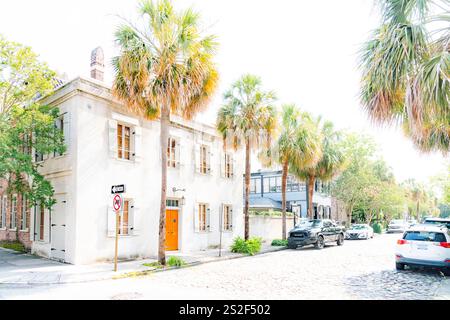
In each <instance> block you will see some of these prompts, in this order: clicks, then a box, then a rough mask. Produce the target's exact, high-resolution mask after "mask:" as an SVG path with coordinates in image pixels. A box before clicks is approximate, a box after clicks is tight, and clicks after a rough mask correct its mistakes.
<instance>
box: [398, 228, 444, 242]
mask: <svg viewBox="0 0 450 320" xmlns="http://www.w3.org/2000/svg"><path fill="white" fill-rule="evenodd" d="M403 239H405V240H411V241H431V242H447V239H446V238H445V235H444V234H443V233H440V232H428V231H407V232H406V233H405V235H404V236H403Z"/></svg>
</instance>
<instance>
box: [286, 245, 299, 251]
mask: <svg viewBox="0 0 450 320" xmlns="http://www.w3.org/2000/svg"><path fill="white" fill-rule="evenodd" d="M288 248H289V249H293V250H295V249H297V246H296V245H295V244H288Z"/></svg>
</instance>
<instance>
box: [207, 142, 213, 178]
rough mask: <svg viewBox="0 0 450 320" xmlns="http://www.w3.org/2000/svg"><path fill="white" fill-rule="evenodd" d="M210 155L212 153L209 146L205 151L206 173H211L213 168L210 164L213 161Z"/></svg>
mask: <svg viewBox="0 0 450 320" xmlns="http://www.w3.org/2000/svg"><path fill="white" fill-rule="evenodd" d="M212 157H213V154H212V152H211V147H207V152H206V168H207V172H208V174H212V173H213V168H212V165H211V163H212V162H213V161H212Z"/></svg>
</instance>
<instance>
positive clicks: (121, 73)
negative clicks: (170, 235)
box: [113, 0, 218, 265]
mask: <svg viewBox="0 0 450 320" xmlns="http://www.w3.org/2000/svg"><path fill="white" fill-rule="evenodd" d="M139 13H140V15H141V16H142V18H143V21H144V24H145V25H144V26H142V27H141V28H138V27H137V26H135V25H134V24H132V23H131V22H127V23H126V24H124V25H121V26H120V27H119V28H118V30H117V32H116V34H115V37H116V42H117V44H118V46H119V48H120V55H119V56H118V57H115V58H114V59H113V65H114V68H115V79H114V85H113V93H114V95H115V96H116V97H117V98H118V99H119V100H121V101H123V102H124V103H125V104H126V106H127V107H128V108H129V109H130V110H132V111H135V112H136V113H138V114H140V115H142V116H144V117H146V118H148V119H157V118H159V120H160V148H161V150H160V152H161V160H162V161H161V204H160V218H159V249H158V260H159V262H160V263H161V264H163V265H164V264H165V263H166V257H165V242H166V241H165V240H166V239H165V233H166V232H165V228H166V222H165V220H166V219H165V218H166V189H167V143H168V134H169V125H170V116H171V114H172V113H173V114H176V115H179V116H182V117H184V118H186V119H191V118H192V117H193V116H194V115H195V114H197V113H198V112H200V111H201V110H203V109H204V108H206V106H207V104H208V102H209V100H210V98H211V96H212V94H213V93H214V91H215V89H216V86H217V82H218V73H217V71H216V68H215V65H214V63H213V61H212V59H213V55H214V52H215V49H216V46H217V43H216V42H215V40H214V36H212V35H207V36H203V35H202V33H201V32H200V25H199V18H200V16H199V14H198V13H196V12H194V11H193V10H192V9H187V10H184V11H180V12H178V11H175V9H174V8H173V6H172V3H171V1H170V0H159V1H155V2H154V1H150V0H145V1H142V2H141V3H140V5H139Z"/></svg>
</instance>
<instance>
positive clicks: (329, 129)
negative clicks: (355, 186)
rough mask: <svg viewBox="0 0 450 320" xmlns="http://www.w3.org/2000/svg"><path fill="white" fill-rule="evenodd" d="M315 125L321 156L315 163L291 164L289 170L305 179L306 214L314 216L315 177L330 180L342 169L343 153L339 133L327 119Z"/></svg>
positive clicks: (325, 180)
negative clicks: (306, 194) (318, 134)
mask: <svg viewBox="0 0 450 320" xmlns="http://www.w3.org/2000/svg"><path fill="white" fill-rule="evenodd" d="M316 126H317V127H318V128H319V130H320V139H321V140H320V141H319V143H320V148H321V157H320V159H319V161H318V162H317V163H316V164H315V165H310V166H306V167H305V166H291V172H292V173H293V174H294V175H295V176H296V177H298V178H300V179H302V180H304V181H306V185H307V192H308V216H309V218H310V219H313V218H314V212H313V205H312V203H313V195H314V185H315V183H316V181H317V179H320V180H321V181H322V182H328V181H331V180H332V179H333V178H335V177H336V176H337V175H338V174H339V173H340V172H341V170H342V169H343V167H344V165H345V154H344V152H343V148H342V146H341V143H340V133H339V132H338V131H335V130H334V128H333V124H332V123H331V122H329V121H325V122H324V121H322V120H321V119H319V120H318V121H317V124H316Z"/></svg>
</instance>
